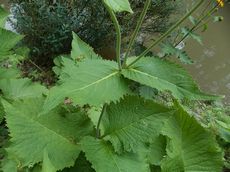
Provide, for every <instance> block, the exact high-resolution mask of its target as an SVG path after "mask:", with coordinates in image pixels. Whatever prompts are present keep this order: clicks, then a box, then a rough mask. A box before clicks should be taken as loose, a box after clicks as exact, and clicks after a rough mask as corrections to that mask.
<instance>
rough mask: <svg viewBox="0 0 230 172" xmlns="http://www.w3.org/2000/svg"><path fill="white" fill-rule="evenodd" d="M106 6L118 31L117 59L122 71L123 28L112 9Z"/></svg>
mask: <svg viewBox="0 0 230 172" xmlns="http://www.w3.org/2000/svg"><path fill="white" fill-rule="evenodd" d="M103 3H104V1H103ZM104 5H105V8H106V10H107V11H108V13H109V15H110V17H111V20H112V22H113V24H114V27H115V30H116V59H117V63H118V68H119V70H121V69H122V66H121V27H120V25H119V22H118V20H117V17H116V15H115V13H114V12H113V11H112V10H111V9H110V7H109V6H108V5H107V4H106V3H104Z"/></svg>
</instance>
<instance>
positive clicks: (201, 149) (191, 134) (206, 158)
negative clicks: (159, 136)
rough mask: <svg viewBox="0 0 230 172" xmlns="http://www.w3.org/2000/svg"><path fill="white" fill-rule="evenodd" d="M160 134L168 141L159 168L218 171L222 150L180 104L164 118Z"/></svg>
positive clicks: (166, 169) (164, 169) (166, 171)
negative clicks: (173, 112)
mask: <svg viewBox="0 0 230 172" xmlns="http://www.w3.org/2000/svg"><path fill="white" fill-rule="evenodd" d="M177 106H178V105H177ZM163 134H164V135H166V136H167V137H168V138H169V142H168V145H167V157H166V158H165V159H164V160H163V161H162V172H168V171H178V172H179V171H181V172H182V171H185V172H194V171H202V172H218V171H221V169H222V165H223V162H222V153H221V151H220V149H219V147H218V146H217V143H216V141H215V138H214V136H213V135H212V134H211V133H209V132H208V131H206V130H205V129H204V128H202V126H201V125H200V124H199V123H198V122H197V121H196V120H195V118H194V117H190V116H189V114H187V113H186V112H185V111H184V110H183V109H182V108H181V107H178V112H177V113H176V115H175V116H172V117H171V119H170V120H168V122H167V123H166V125H165V127H164V130H163Z"/></svg>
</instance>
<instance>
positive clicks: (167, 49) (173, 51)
mask: <svg viewBox="0 0 230 172" xmlns="http://www.w3.org/2000/svg"><path fill="white" fill-rule="evenodd" d="M162 51H163V52H164V54H166V55H173V56H176V58H179V59H180V61H181V62H182V63H185V64H193V60H192V59H191V58H190V57H189V56H188V54H187V53H186V51H182V50H179V49H178V48H175V47H174V46H173V45H171V44H164V45H163V46H162Z"/></svg>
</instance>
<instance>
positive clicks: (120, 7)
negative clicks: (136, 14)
mask: <svg viewBox="0 0 230 172" xmlns="http://www.w3.org/2000/svg"><path fill="white" fill-rule="evenodd" d="M103 1H104V3H105V4H106V5H107V6H108V7H110V9H111V10H113V11H114V12H123V11H127V12H130V13H133V10H132V9H131V6H130V3H129V0H103Z"/></svg>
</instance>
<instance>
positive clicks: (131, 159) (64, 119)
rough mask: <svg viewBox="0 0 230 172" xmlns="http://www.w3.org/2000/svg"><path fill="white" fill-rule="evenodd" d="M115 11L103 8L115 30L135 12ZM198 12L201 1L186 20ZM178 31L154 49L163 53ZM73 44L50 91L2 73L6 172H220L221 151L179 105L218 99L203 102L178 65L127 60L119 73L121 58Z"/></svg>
mask: <svg viewBox="0 0 230 172" xmlns="http://www.w3.org/2000/svg"><path fill="white" fill-rule="evenodd" d="M117 2H119V1H113V0H104V1H103V3H104V4H105V6H106V8H107V10H108V12H109V13H110V15H111V18H112V20H113V21H114V25H115V27H116V30H119V29H120V26H119V25H118V23H117V22H116V14H115V12H117V11H119V12H125V11H129V12H131V10H130V9H131V7H130V4H129V1H128V0H125V1H122V3H117ZM148 2H150V1H149V0H147V1H146V3H147V4H148ZM202 3H204V0H201V1H200V2H199V3H198V4H196V5H195V6H194V7H193V9H192V10H191V11H189V12H188V14H187V15H186V16H189V15H191V14H192V13H193V12H194V11H195V10H196V9H197V8H199V7H200V6H201V5H202ZM144 9H145V8H144ZM145 10H147V8H146V9H145ZM145 10H144V11H143V13H145ZM186 16H185V17H183V18H182V19H181V20H180V21H179V22H178V23H176V24H175V25H174V26H173V28H177V25H179V24H181V23H182V22H183V21H184V20H185V19H187V17H186ZM139 21H140V20H139ZM140 24H141V22H138V25H140ZM137 28H138V27H137ZM137 30H138V29H137ZM171 30H172V31H173V30H174V29H171ZM172 31H170V30H169V31H167V32H166V33H165V34H163V37H162V36H161V37H160V38H159V40H156V42H157V43H158V44H160V43H161V41H162V40H163V38H166V37H167V36H168V35H169V34H171V33H172ZM5 34H6V35H4V37H7V36H8V35H10V34H11V33H10V32H5ZM73 35H74V36H73V37H74V39H73V42H72V46H73V47H72V52H71V55H69V56H67V57H58V58H57V59H56V60H55V64H56V65H57V66H56V67H55V68H54V69H55V72H56V74H57V75H58V79H59V81H58V82H57V83H56V85H55V86H54V87H52V88H50V89H49V90H47V89H46V88H45V87H44V86H42V85H41V84H39V83H33V82H31V81H30V80H29V79H26V78H19V77H20V74H19V73H18V72H17V70H14V68H12V69H7V68H6V69H1V71H3V73H0V90H1V104H0V108H1V111H0V112H2V114H3V118H4V120H5V121H6V126H7V128H8V132H9V134H8V137H10V138H9V139H8V140H7V143H4V144H3V146H4V150H1V153H2V152H3V158H4V160H2V161H1V168H2V170H3V171H4V172H17V171H21V172H24V171H31V172H56V171H60V172H68V171H70V172H71V171H75V172H76V171H86V172H87V171H89V172H93V171H97V172H107V171H112V172H130V171H133V172H150V171H161V172H182V171H185V172H194V171H202V172H219V171H221V169H222V167H223V163H224V162H223V152H222V150H221V148H220V146H219V145H218V144H217V140H216V138H215V136H216V135H215V133H214V132H212V130H210V129H209V130H208V128H207V127H206V126H205V125H204V124H205V123H201V122H198V120H197V118H195V117H194V116H193V115H192V114H191V113H189V110H186V108H184V107H183V105H182V103H181V102H183V101H185V100H186V99H189V100H191V101H192V100H194V99H195V100H197V99H198V100H213V99H219V98H221V97H220V96H214V95H209V94H206V93H203V92H202V91H201V90H200V89H199V87H198V86H197V84H196V83H195V81H193V79H192V78H191V76H190V75H189V74H188V73H187V72H186V71H185V70H184V69H183V68H182V67H179V65H175V64H173V63H172V62H168V61H166V60H162V59H159V57H156V56H139V57H129V58H127V59H124V61H123V64H122V66H120V65H119V63H121V57H120V54H117V62H115V61H107V60H104V59H102V57H100V56H99V55H97V54H96V53H95V52H94V51H93V48H92V47H90V46H89V45H87V44H86V43H85V42H83V41H82V40H81V39H80V38H79V36H77V35H75V34H73ZM117 35H118V36H119V33H117ZM135 37H136V35H135V34H134V38H135ZM117 38H118V39H119V37H117ZM9 41H10V43H11V45H12V46H11V47H7V49H6V50H7V53H9V54H10V55H11V53H13V54H14V53H15V52H14V51H11V50H12V49H14V48H15V46H16V45H17V43H18V41H19V40H17V39H15V40H13V41H12V40H9ZM117 43H118V44H117V45H116V46H117V52H119V50H120V46H121V45H120V42H119V41H117ZM154 44H155V43H154ZM131 47H132V44H131ZM3 50H5V49H3ZM145 51H146V50H145ZM146 54H147V53H146ZM14 67H15V66H14ZM6 70H7V72H6ZM8 70H9V72H8ZM4 74H6V75H7V76H8V77H10V78H6V76H4ZM145 88H148V89H150V91H151V89H152V90H154V92H160V93H167V94H168V96H169V97H170V98H171V99H172V100H173V102H172V104H171V105H170V106H167V105H165V104H163V103H160V102H157V99H154V98H151V96H149V95H148V96H147V98H145V95H146V94H140V93H143V92H144V91H145ZM152 92H153V91H152ZM151 94H152V93H151ZM225 120H226V121H227V120H229V119H228V118H227V117H226V119H225V117H224V118H223V119H221V120H217V121H216V124H220V125H221V127H219V128H218V132H219V133H220V134H219V135H220V136H221V137H222V139H224V140H225V141H227V142H228V140H227V139H228V125H225V123H224V121H225ZM226 123H227V122H226ZM4 131H6V130H4Z"/></svg>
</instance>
